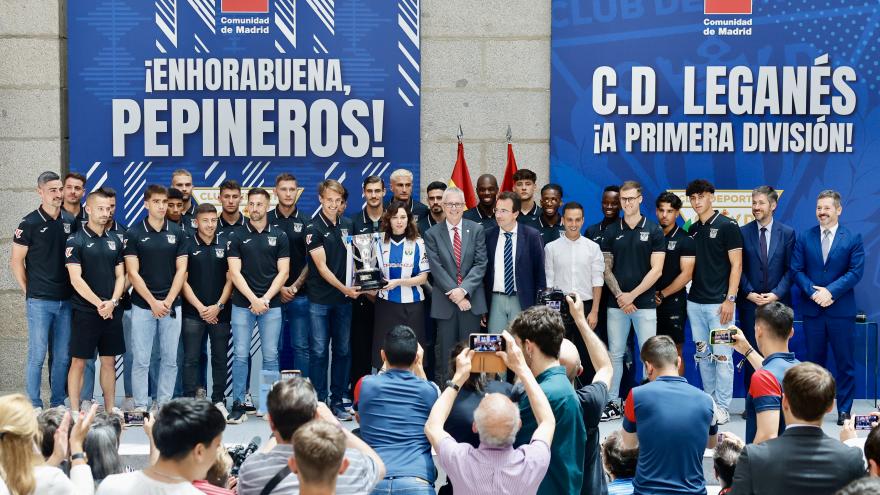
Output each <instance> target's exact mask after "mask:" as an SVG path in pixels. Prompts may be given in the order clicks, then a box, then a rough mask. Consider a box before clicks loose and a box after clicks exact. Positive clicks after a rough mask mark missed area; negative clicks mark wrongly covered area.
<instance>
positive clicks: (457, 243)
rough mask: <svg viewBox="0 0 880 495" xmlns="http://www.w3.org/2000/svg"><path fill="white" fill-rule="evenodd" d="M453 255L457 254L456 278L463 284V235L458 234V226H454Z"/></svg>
mask: <svg viewBox="0 0 880 495" xmlns="http://www.w3.org/2000/svg"><path fill="white" fill-rule="evenodd" d="M452 232H453V233H454V235H453V236H452V255H453V256H455V268H456V278H457V279H458V285H461V236H460V235H458V227H452Z"/></svg>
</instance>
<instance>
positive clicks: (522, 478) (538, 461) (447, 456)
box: [437, 437, 550, 495]
mask: <svg viewBox="0 0 880 495" xmlns="http://www.w3.org/2000/svg"><path fill="white" fill-rule="evenodd" d="M437 464H439V465H440V467H441V468H443V470H444V471H446V475H447V476H448V477H449V479H450V480H451V481H452V486H453V487H454V488H455V494H456V495H470V494H482V493H492V494H511V495H514V494H515V495H521V494H522V495H527V494H533V493H536V492H537V491H538V486H539V485H540V484H541V481H542V480H543V479H544V475H545V474H546V473H547V467H548V466H549V465H550V446H549V445H547V443H545V442H544V441H543V440H532V442H531V443H529V444H526V445H522V446H520V447H519V448H516V449H514V448H513V447H506V448H495V447H487V446H485V445H482V444H480V448H478V449H475V448H474V447H473V446H472V445H470V444H467V443H457V442H456V441H455V439H453V438H452V437H446V438H444V439H443V440H441V441H440V444H439V445H438V446H437Z"/></svg>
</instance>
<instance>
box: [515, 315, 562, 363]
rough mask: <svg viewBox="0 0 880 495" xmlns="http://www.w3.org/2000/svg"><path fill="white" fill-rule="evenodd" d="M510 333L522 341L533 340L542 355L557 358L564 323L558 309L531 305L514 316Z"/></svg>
mask: <svg viewBox="0 0 880 495" xmlns="http://www.w3.org/2000/svg"><path fill="white" fill-rule="evenodd" d="M510 333H511V334H513V335H516V336H517V337H519V338H520V340H522V341H526V340H529V341H531V342H534V343H535V345H537V346H538V349H540V350H541V352H542V353H544V355H546V356H550V357H552V358H557V359H558V358H559V347H560V346H561V345H562V337H563V335H564V334H565V325H563V323H562V316H561V315H560V314H559V311H554V310H552V309H550V308H548V307H546V306H532V307H531V308H529V309H527V310H525V311H523V312H522V313H520V314H519V315H518V316H517V317H516V318H514V320H513V322H512V323H511V324H510Z"/></svg>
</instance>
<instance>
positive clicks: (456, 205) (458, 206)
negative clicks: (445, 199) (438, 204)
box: [443, 203, 464, 210]
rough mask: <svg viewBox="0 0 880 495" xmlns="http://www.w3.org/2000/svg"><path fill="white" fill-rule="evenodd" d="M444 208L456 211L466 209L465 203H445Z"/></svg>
mask: <svg viewBox="0 0 880 495" xmlns="http://www.w3.org/2000/svg"><path fill="white" fill-rule="evenodd" d="M443 206H446V207H448V208H451V209H453V210H456V209H461V208H464V203H443Z"/></svg>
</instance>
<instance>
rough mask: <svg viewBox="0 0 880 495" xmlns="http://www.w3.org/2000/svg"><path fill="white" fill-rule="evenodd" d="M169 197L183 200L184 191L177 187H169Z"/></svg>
mask: <svg viewBox="0 0 880 495" xmlns="http://www.w3.org/2000/svg"><path fill="white" fill-rule="evenodd" d="M168 199H179V200H181V201H183V192H181V190H180V189H175V188H173V187H169V188H168Z"/></svg>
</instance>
